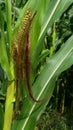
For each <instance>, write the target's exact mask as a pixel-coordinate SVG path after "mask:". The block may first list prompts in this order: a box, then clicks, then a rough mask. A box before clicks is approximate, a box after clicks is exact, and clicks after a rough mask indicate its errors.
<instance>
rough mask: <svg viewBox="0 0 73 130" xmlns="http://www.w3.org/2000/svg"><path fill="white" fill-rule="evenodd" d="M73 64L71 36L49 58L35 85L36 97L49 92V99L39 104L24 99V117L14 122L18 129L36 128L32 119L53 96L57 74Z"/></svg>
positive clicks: (35, 118) (38, 97) (72, 40)
mask: <svg viewBox="0 0 73 130" xmlns="http://www.w3.org/2000/svg"><path fill="white" fill-rule="evenodd" d="M70 58H71V59H70ZM72 64H73V36H71V37H70V38H69V40H68V41H67V42H66V43H65V44H64V45H63V46H62V47H61V49H60V50H59V51H58V52H57V53H56V54H55V55H54V56H53V57H52V58H50V59H49V61H48V62H47V64H46V65H45V66H44V69H43V70H42V72H41V73H40V75H39V77H38V78H37V79H36V81H35V83H34V85H33V93H34V96H35V98H36V99H37V100H39V99H40V98H43V97H44V96H46V95H47V93H48V95H49V96H48V98H47V100H46V101H45V102H42V103H39V104H37V103H33V102H32V101H30V100H29V98H27V99H26V100H24V103H23V108H22V112H21V114H22V115H23V116H22V118H23V119H21V120H18V121H15V122H14V126H16V124H18V125H17V126H16V127H15V129H16V130H27V128H30V129H32V130H34V128H33V126H31V123H32V119H33V120H34V122H35V123H36V120H37V119H38V117H39V115H40V114H41V112H42V111H43V110H44V108H45V107H46V105H47V103H48V101H49V100H50V98H51V96H52V92H53V90H54V84H55V82H56V78H57V76H58V75H59V74H60V73H61V72H63V71H64V70H66V69H67V68H69V67H70V66H71V65H72ZM27 107H28V109H27ZM35 111H36V112H35ZM18 122H20V123H18Z"/></svg>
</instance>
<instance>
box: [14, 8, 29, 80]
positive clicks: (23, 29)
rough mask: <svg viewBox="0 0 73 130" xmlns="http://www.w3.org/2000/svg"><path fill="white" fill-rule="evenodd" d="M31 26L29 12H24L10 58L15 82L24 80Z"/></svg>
mask: <svg viewBox="0 0 73 130" xmlns="http://www.w3.org/2000/svg"><path fill="white" fill-rule="evenodd" d="M30 25H31V12H30V10H28V11H27V12H26V15H25V18H24V19H23V20H22V22H21V25H20V27H19V29H18V31H17V34H16V36H15V39H14V44H13V47H12V57H13V62H14V69H15V78H16V79H17V80H19V79H22V80H24V79H25V60H26V46H27V40H28V35H29V31H30Z"/></svg>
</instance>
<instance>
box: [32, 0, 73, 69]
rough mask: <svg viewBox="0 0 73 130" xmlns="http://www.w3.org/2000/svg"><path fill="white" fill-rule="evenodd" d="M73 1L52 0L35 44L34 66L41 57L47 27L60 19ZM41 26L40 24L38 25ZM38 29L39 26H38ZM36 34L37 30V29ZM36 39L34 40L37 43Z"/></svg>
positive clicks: (34, 66)
mask: <svg viewBox="0 0 73 130" xmlns="http://www.w3.org/2000/svg"><path fill="white" fill-rule="evenodd" d="M72 3H73V1H72V0H66V1H64V0H54V1H53V0H51V1H50V3H49V5H48V8H47V11H46V13H45V16H44V20H43V22H42V27H41V31H40V35H39V38H38V41H37V46H35V48H34V51H33V53H32V66H33V68H36V66H37V61H38V58H39V54H40V51H41V49H42V46H43V39H44V36H45V34H46V31H47V29H48V28H49V27H50V26H51V25H52V24H53V23H54V21H55V20H57V19H59V17H60V16H61V15H62V13H63V12H64V11H65V10H66V9H67V8H68V7H69V6H70V5H71V4H72ZM38 26H39V25H38ZM36 29H37V28H36ZM35 34H36V30H35ZM35 41H36V39H35V40H34V41H33V42H34V43H33V44H35Z"/></svg>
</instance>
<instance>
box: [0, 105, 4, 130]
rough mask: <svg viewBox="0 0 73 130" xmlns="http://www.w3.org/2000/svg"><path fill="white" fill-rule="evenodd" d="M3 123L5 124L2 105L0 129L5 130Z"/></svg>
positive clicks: (0, 107)
mask: <svg viewBox="0 0 73 130" xmlns="http://www.w3.org/2000/svg"><path fill="white" fill-rule="evenodd" d="M3 122H4V112H3V108H2V106H1V104H0V129H1V130H3Z"/></svg>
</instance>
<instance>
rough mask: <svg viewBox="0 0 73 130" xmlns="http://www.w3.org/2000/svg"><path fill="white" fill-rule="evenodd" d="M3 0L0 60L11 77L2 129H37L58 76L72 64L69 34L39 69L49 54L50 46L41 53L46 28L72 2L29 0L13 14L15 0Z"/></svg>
mask: <svg viewBox="0 0 73 130" xmlns="http://www.w3.org/2000/svg"><path fill="white" fill-rule="evenodd" d="M1 2H4V3H5V9H6V13H5V19H6V25H7V28H6V31H4V20H5V19H4V15H3V13H2V10H1V9H0V18H1V21H0V28H1V38H0V63H1V66H2V68H3V69H4V71H5V73H6V75H7V77H8V86H7V91H6V102H5V112H4V123H3V130H15V129H16V130H34V129H35V126H36V122H37V120H38V119H39V117H40V115H41V114H42V112H43V111H44V109H45V107H46V105H47V104H48V102H49V101H50V98H51V96H52V93H53V90H54V86H55V82H56V79H57V77H58V76H59V75H60V73H61V72H63V71H64V70H66V69H67V68H69V67H70V66H71V65H72V64H73V36H70V37H69V39H68V40H67V41H66V43H65V44H63V45H62V47H61V48H60V49H59V50H58V52H57V53H56V54H54V55H53V56H50V58H48V60H47V61H46V62H45V64H44V65H42V66H41V67H42V69H40V72H39V73H36V70H37V67H38V65H39V63H40V61H42V60H43V59H46V56H47V57H48V54H49V51H47V50H45V51H44V53H43V54H42V49H43V43H44V38H45V35H46V32H47V29H49V28H50V27H51V26H52V25H53V24H54V23H55V21H56V20H57V19H59V18H60V16H61V15H62V13H63V12H64V11H65V10H66V9H67V8H68V7H69V6H70V5H71V4H72V3H73V2H72V0H66V1H64V0H54V1H53V0H37V2H36V0H34V1H33V0H29V1H28V2H27V3H26V5H25V6H23V8H22V9H20V10H19V11H18V10H17V8H14V12H15V13H13V14H14V16H13V17H12V10H11V9H12V1H11V0H5V1H3V0H1ZM18 2H19V1H18ZM18 2H17V1H15V4H17V3H18ZM16 11H17V12H18V15H19V16H18V19H17V21H15V15H16ZM29 12H30V13H29ZM29 42H30V45H29ZM6 45H7V46H8V51H7V48H6ZM30 49H31V50H30ZM30 63H31V66H30ZM30 85H31V86H30ZM31 90H32V91H31ZM46 95H47V96H46ZM45 97H46V98H45ZM0 113H1V112H0Z"/></svg>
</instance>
